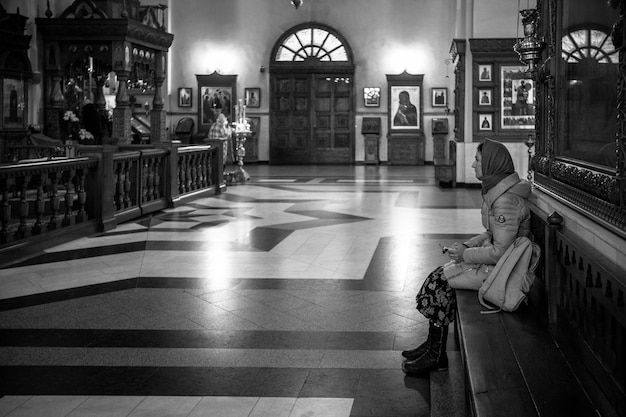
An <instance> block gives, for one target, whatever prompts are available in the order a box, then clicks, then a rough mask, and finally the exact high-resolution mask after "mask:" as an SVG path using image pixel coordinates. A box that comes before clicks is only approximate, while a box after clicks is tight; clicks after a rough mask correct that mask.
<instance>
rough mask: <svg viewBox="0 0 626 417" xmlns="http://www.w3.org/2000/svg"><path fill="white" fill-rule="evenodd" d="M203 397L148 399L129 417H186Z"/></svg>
mask: <svg viewBox="0 0 626 417" xmlns="http://www.w3.org/2000/svg"><path fill="white" fill-rule="evenodd" d="M201 399H202V397H147V398H145V399H144V400H143V401H142V402H141V404H139V405H138V406H137V407H136V408H135V409H134V410H133V411H132V412H131V413H130V414H129V415H128V417H186V416H188V415H189V414H190V413H191V411H193V409H194V408H195V407H196V406H197V405H198V403H199V402H200V400H201Z"/></svg>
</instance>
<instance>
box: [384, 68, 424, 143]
mask: <svg viewBox="0 0 626 417" xmlns="http://www.w3.org/2000/svg"><path fill="white" fill-rule="evenodd" d="M423 81H424V75H423V74H419V75H412V74H409V73H407V72H406V71H404V72H403V73H402V74H398V75H391V74H387V86H388V92H387V96H388V100H387V103H388V112H389V113H388V116H387V119H388V120H389V131H390V132H391V133H393V132H396V133H412V132H421V131H422V129H423V127H422V117H423V106H424V104H423V102H424V100H423V93H422V83H423Z"/></svg>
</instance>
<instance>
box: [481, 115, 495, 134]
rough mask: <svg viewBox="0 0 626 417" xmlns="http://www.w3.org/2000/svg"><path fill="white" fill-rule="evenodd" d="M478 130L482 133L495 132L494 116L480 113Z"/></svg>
mask: <svg viewBox="0 0 626 417" xmlns="http://www.w3.org/2000/svg"><path fill="white" fill-rule="evenodd" d="M478 130H480V131H492V130H493V114H491V113H478Z"/></svg>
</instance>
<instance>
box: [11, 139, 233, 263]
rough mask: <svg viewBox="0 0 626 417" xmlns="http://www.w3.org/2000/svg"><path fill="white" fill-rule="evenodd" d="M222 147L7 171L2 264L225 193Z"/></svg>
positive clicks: (97, 151)
mask: <svg viewBox="0 0 626 417" xmlns="http://www.w3.org/2000/svg"><path fill="white" fill-rule="evenodd" d="M218 142H219V141H218ZM215 145H216V144H211V145H207V146H186V147H179V146H176V145H163V146H161V147H158V148H154V147H135V148H133V147H128V148H123V149H121V150H118V149H117V148H112V147H111V148H103V147H85V148H83V149H81V155H82V156H81V157H80V158H72V159H62V160H50V161H43V162H35V163H24V164H12V165H4V166H0V206H1V210H0V255H1V256H2V260H0V264H3V263H6V262H8V261H9V260H10V258H11V256H10V255H9V254H10V253H11V251H13V250H18V249H19V250H20V251H22V250H23V249H24V248H25V247H28V246H29V245H32V244H34V243H36V244H38V245H40V246H41V247H45V245H46V244H48V245H49V244H51V243H52V242H56V241H59V240H68V239H71V238H75V237H76V236H77V235H87V234H90V233H95V232H96V231H105V230H110V229H112V228H114V227H115V226H116V225H117V224H119V223H121V222H125V221H128V220H131V219H134V218H138V217H140V216H143V215H146V214H149V213H153V212H156V211H158V210H162V209H164V208H167V207H175V206H177V205H180V204H183V203H185V202H186V201H189V200H192V199H194V198H198V197H201V196H203V195H211V194H219V193H221V192H222V191H223V190H224V188H225V186H224V182H223V172H222V153H221V145H220V146H215Z"/></svg>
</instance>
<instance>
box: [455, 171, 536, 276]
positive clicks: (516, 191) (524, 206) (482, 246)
mask: <svg viewBox="0 0 626 417" xmlns="http://www.w3.org/2000/svg"><path fill="white" fill-rule="evenodd" d="M531 192H532V187H531V186H530V183H529V182H528V181H526V180H521V179H520V178H519V175H517V173H513V174H511V175H509V176H508V177H506V178H504V179H503V180H502V181H500V182H499V183H498V184H496V186H494V187H493V188H492V189H490V190H489V191H487V193H486V194H484V195H483V204H482V208H481V215H482V223H483V226H484V227H485V228H486V229H487V230H486V231H485V232H483V233H481V234H480V235H478V236H475V237H473V238H471V239H469V240H468V241H466V242H464V243H465V244H466V245H467V246H468V249H466V250H465V252H463V261H465V262H468V263H475V264H487V265H495V264H496V263H497V262H498V260H499V259H500V258H501V257H502V255H504V253H505V252H506V250H507V249H508V248H509V246H511V244H512V243H513V241H514V240H515V239H516V238H518V237H530V208H529V207H528V197H530V194H531Z"/></svg>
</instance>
